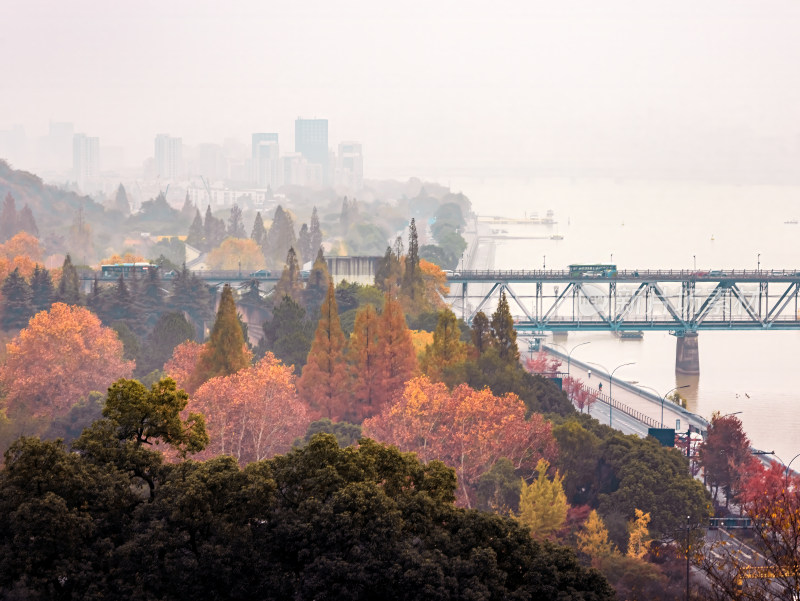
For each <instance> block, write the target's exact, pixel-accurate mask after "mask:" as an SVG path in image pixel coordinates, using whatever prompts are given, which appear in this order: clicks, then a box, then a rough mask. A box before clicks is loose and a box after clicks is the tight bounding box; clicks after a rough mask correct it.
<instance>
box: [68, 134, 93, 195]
mask: <svg viewBox="0 0 800 601" xmlns="http://www.w3.org/2000/svg"><path fill="white" fill-rule="evenodd" d="M72 171H73V174H74V176H75V181H76V182H77V184H78V187H80V188H81V189H82V190H87V189H89V188H91V187H93V186H96V185H97V183H98V182H99V179H100V138H96V137H90V136H87V135H86V134H75V135H73V136H72Z"/></svg>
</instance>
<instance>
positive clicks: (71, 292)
mask: <svg viewBox="0 0 800 601" xmlns="http://www.w3.org/2000/svg"><path fill="white" fill-rule="evenodd" d="M56 299H57V300H58V302H60V303H65V304H67V305H80V304H81V300H82V299H81V289H80V282H79V281H78V270H77V269H75V266H74V265H73V264H72V257H70V255H69V253H68V254H67V256H66V257H64V264H63V265H62V266H61V279H60V280H59V281H58V290H57V292H56Z"/></svg>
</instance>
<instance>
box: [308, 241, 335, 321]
mask: <svg viewBox="0 0 800 601" xmlns="http://www.w3.org/2000/svg"><path fill="white" fill-rule="evenodd" d="M330 279H331V277H330V275H328V264H327V263H326V262H325V256H324V255H323V254H322V249H321V248H320V249H319V251H318V252H317V257H316V259H315V260H314V265H313V266H312V267H311V271H310V273H309V274H308V281H307V282H306V289H305V291H304V292H303V299H304V301H305V306H306V308H307V309H308V312H309V314H310V315H316V314H317V311H318V310H319V308H320V306H321V305H322V301H323V299H324V298H325V296H326V294H327V293H328V283H329V280H330Z"/></svg>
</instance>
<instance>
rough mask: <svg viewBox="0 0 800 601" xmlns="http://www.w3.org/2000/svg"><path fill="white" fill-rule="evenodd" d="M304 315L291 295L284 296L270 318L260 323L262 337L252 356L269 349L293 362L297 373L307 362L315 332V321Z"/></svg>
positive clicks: (288, 361)
mask: <svg viewBox="0 0 800 601" xmlns="http://www.w3.org/2000/svg"><path fill="white" fill-rule="evenodd" d="M305 315H306V311H305V309H303V307H301V306H300V305H299V304H298V303H297V302H296V301H295V300H294V299H293V298H291V297H290V296H284V297H283V299H282V300H281V302H280V304H279V305H278V306H277V307H275V309H274V311H273V314H272V319H271V320H270V321H265V322H264V324H263V326H262V328H263V331H264V337H263V338H262V339H261V340H260V341H259V343H258V346H257V347H256V349H255V356H256V357H257V358H260V357H263V356H264V354H265V353H266V352H267V351H272V352H273V353H274V355H275V356H276V357H277V358H278V359H280V360H281V361H283V363H284V364H285V365H294V367H295V373H299V372H300V370H301V369H302V368H303V366H304V365H305V364H306V358H307V357H308V351H309V350H311V339H312V335H313V333H314V324H312V323H310V322H309V321H307V320H306V319H305Z"/></svg>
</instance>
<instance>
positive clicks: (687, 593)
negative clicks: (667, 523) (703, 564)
mask: <svg viewBox="0 0 800 601" xmlns="http://www.w3.org/2000/svg"><path fill="white" fill-rule="evenodd" d="M690 519H691V516H688V515H687V516H686V601H689V520H690Z"/></svg>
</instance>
